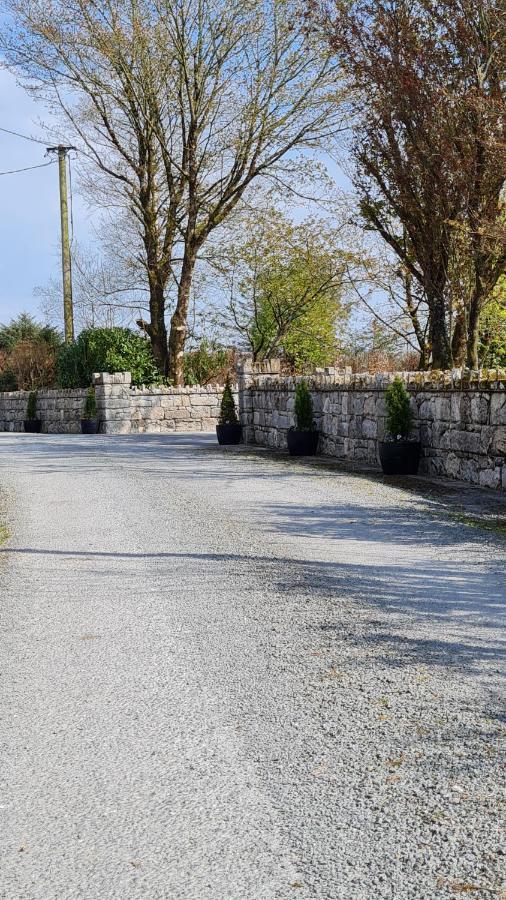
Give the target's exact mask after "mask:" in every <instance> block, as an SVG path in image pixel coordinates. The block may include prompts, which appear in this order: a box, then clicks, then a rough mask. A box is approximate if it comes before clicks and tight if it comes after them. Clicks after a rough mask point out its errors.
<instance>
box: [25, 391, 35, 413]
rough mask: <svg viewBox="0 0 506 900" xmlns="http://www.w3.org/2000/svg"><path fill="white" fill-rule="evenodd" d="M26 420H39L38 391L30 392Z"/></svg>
mask: <svg viewBox="0 0 506 900" xmlns="http://www.w3.org/2000/svg"><path fill="white" fill-rule="evenodd" d="M26 418H27V419H36V418H37V391H30V393H29V394H28V404H27V407H26Z"/></svg>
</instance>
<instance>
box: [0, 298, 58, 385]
mask: <svg viewBox="0 0 506 900" xmlns="http://www.w3.org/2000/svg"><path fill="white" fill-rule="evenodd" d="M61 344H62V337H61V334H60V332H59V331H58V330H57V329H55V328H52V327H51V326H50V325H41V324H40V323H38V322H36V321H35V319H34V318H33V317H32V316H30V315H28V313H21V314H20V315H19V316H18V317H17V318H15V319H12V321H11V322H9V324H7V325H0V389H2V390H11V391H12V390H16V389H17V388H20V389H21V390H31V389H33V388H42V387H50V386H51V385H52V384H53V382H54V375H55V367H56V356H57V353H58V349H59V347H60V346H61Z"/></svg>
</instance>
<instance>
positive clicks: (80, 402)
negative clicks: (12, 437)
mask: <svg viewBox="0 0 506 900" xmlns="http://www.w3.org/2000/svg"><path fill="white" fill-rule="evenodd" d="M85 397H86V391H85V390H81V389H77V390H69V391H39V392H38V397H37V416H38V418H40V419H41V420H42V427H43V430H44V431H45V432H47V433H52V434H73V433H77V432H79V431H80V430H81V424H80V418H81V415H82V410H83V407H84V401H85ZM27 403H28V391H10V392H7V393H0V431H23V420H24V419H26V407H27Z"/></svg>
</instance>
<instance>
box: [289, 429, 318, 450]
mask: <svg viewBox="0 0 506 900" xmlns="http://www.w3.org/2000/svg"><path fill="white" fill-rule="evenodd" d="M319 437H320V434H319V432H318V431H297V429H296V428H291V429H290V431H289V432H288V433H287V436H286V439H287V442H288V451H289V453H290V456H314V455H315V453H316V451H317V449H318V439H319Z"/></svg>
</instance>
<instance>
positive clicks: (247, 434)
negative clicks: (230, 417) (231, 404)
mask: <svg viewBox="0 0 506 900" xmlns="http://www.w3.org/2000/svg"><path fill="white" fill-rule="evenodd" d="M253 373H254V364H253V357H251V356H245V357H244V358H243V359H242V360H241V362H240V363H239V364H238V366H237V393H238V405H239V421H240V423H241V425H242V430H243V441H244V443H245V444H247V443H249V442H250V441H253V440H254V438H253V412H254V410H253V400H252V397H251V391H250V388H251V385H252V384H253Z"/></svg>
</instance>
